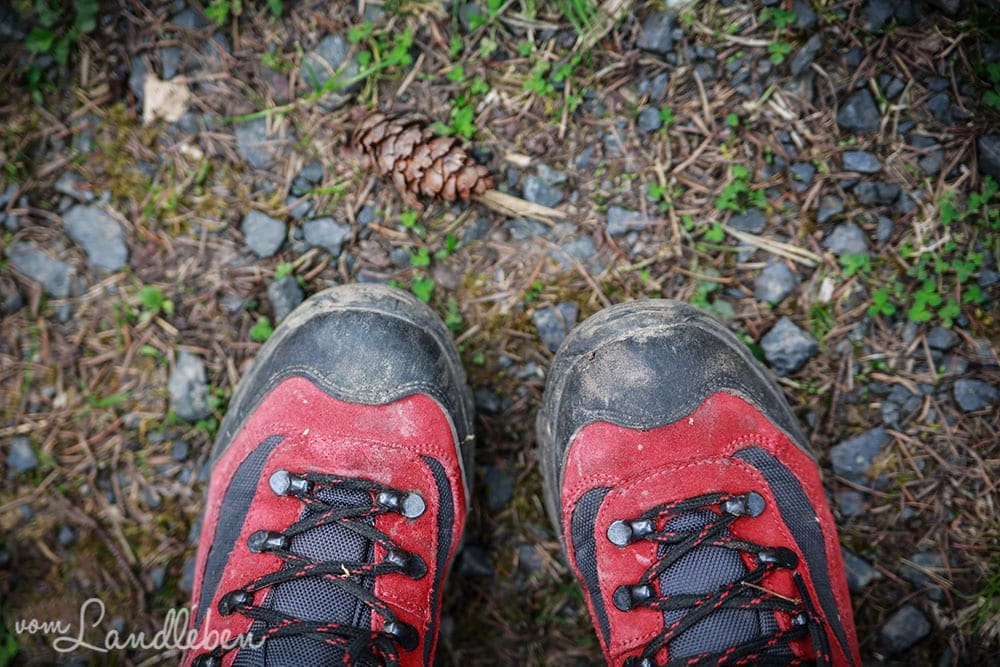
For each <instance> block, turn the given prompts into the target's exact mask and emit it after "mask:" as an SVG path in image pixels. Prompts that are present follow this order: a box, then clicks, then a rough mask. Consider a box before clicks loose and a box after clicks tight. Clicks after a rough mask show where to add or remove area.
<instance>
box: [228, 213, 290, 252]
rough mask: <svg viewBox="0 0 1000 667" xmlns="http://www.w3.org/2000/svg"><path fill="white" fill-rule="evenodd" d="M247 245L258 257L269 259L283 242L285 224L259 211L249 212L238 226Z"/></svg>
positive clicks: (285, 231)
mask: <svg viewBox="0 0 1000 667" xmlns="http://www.w3.org/2000/svg"><path fill="white" fill-rule="evenodd" d="M240 230H241V231H242V232H243V236H244V237H246V242H247V245H248V246H250V249H251V250H253V251H254V253H255V254H256V255H257V256H258V257H270V256H271V255H273V254H274V253H276V252H278V248H280V247H281V244H282V243H283V242H284V240H285V234H286V233H287V230H286V229H285V223H283V222H281V221H280V220H275V219H274V218H272V217H271V216H269V215H264V214H263V213H261V212H260V211H250V212H249V213H247V214H246V216H245V217H244V218H243V223H242V224H241V225H240Z"/></svg>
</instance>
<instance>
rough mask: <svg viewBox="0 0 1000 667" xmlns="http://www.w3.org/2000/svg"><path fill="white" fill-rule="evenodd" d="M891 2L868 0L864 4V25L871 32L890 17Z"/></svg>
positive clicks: (880, 26) (887, 0)
mask: <svg viewBox="0 0 1000 667" xmlns="http://www.w3.org/2000/svg"><path fill="white" fill-rule="evenodd" d="M892 14H893V11H892V3H891V2H889V0H868V4H866V5H865V27H867V28H868V29H869V30H871V31H872V32H875V31H876V30H881V29H882V28H883V27H885V24H886V21H888V20H889V19H890V18H892Z"/></svg>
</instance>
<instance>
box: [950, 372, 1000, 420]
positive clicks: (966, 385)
mask: <svg viewBox="0 0 1000 667" xmlns="http://www.w3.org/2000/svg"><path fill="white" fill-rule="evenodd" d="M954 393H955V402H956V403H958V407H960V408H962V412H973V411H975V410H982V409H983V408H987V407H989V406H991V405H995V404H996V402H997V398H998V392H997V388H996V387H995V386H993V385H991V384H990V383H988V382H983V381H982V380H974V379H969V378H963V379H961V380H956V381H955V390H954Z"/></svg>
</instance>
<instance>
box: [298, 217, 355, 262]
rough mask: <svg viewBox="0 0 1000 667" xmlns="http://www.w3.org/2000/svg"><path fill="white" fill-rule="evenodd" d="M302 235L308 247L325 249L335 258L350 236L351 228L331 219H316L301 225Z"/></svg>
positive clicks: (344, 223)
mask: <svg viewBox="0 0 1000 667" xmlns="http://www.w3.org/2000/svg"><path fill="white" fill-rule="evenodd" d="M302 233H303V234H304V235H305V238H306V243H308V244H309V245H310V246H313V247H319V248H326V249H327V250H329V251H330V254H331V255H333V256H334V257H337V256H338V255H340V250H341V248H342V247H343V245H344V241H346V240H347V239H348V238H350V236H351V226H350V225H349V224H347V223H346V222H337V221H336V220H334V219H333V218H316V219H315V220H309V221H308V222H305V223H303V225H302Z"/></svg>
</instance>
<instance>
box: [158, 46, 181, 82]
mask: <svg viewBox="0 0 1000 667" xmlns="http://www.w3.org/2000/svg"><path fill="white" fill-rule="evenodd" d="M180 67H181V50H180V47H177V46H165V47H163V48H162V49H160V78H161V79H163V80H164V81H169V80H170V79H172V78H174V77H175V76H177V72H178V71H179V70H180Z"/></svg>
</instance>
